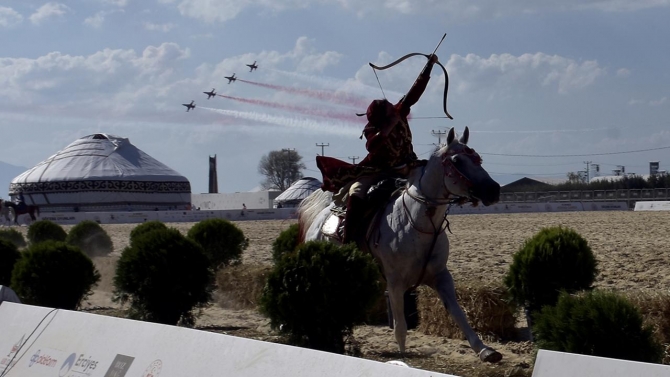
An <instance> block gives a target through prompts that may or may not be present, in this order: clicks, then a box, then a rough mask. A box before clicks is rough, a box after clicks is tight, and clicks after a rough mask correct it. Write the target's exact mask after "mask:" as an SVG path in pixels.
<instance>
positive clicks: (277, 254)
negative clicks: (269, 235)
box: [272, 224, 300, 263]
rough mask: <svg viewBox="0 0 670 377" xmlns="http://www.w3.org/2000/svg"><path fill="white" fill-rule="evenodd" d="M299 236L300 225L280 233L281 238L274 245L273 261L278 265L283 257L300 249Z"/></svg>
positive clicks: (294, 225) (292, 226)
mask: <svg viewBox="0 0 670 377" xmlns="http://www.w3.org/2000/svg"><path fill="white" fill-rule="evenodd" d="M299 236H300V226H299V225H298V224H293V225H291V226H289V227H288V229H286V230H284V231H283V232H281V233H279V237H277V238H276V239H275V241H274V242H273V243H272V260H274V262H275V263H277V262H278V261H279V259H281V256H282V255H284V254H285V253H290V252H293V251H295V249H296V247H298V242H299V238H298V237H299Z"/></svg>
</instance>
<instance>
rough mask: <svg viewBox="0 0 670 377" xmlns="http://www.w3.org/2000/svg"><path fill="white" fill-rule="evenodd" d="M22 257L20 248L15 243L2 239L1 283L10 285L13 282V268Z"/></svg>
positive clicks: (0, 240) (0, 249)
mask: <svg viewBox="0 0 670 377" xmlns="http://www.w3.org/2000/svg"><path fill="white" fill-rule="evenodd" d="M20 257H21V253H19V249H18V248H17V247H16V245H14V244H13V243H11V242H9V241H7V240H3V239H0V285H7V286H9V285H10V283H11V282H12V269H14V264H15V263H16V261H17V260H19V258H20Z"/></svg>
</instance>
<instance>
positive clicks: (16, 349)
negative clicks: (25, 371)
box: [0, 334, 26, 370]
mask: <svg viewBox="0 0 670 377" xmlns="http://www.w3.org/2000/svg"><path fill="white" fill-rule="evenodd" d="M25 337H26V334H23V335H21V339H19V341H18V342H16V343H14V344H13V345H12V348H11V349H10V350H9V353H8V354H7V357H3V358H2V360H0V367H3V366H4V367H5V368H11V367H13V366H14V364H16V362H17V361H18V360H17V359H16V358H15V356H16V354H17V352H19V349H21V346H22V345H23V339H24V338H25ZM12 358H14V360H12ZM10 364H11V365H10ZM5 368H1V369H0V370H4V369H5Z"/></svg>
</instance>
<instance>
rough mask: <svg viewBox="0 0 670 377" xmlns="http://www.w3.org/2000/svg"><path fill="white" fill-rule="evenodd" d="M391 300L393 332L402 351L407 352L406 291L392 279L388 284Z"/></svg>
mask: <svg viewBox="0 0 670 377" xmlns="http://www.w3.org/2000/svg"><path fill="white" fill-rule="evenodd" d="M387 287H388V292H389V300H390V302H391V313H393V332H394V334H395V340H396V342H397V343H398V350H399V351H400V353H404V352H405V340H406V339H407V321H405V297H404V296H405V291H404V290H403V289H402V288H400V287H398V286H396V285H394V284H393V283H392V282H391V281H389V282H388V284H387Z"/></svg>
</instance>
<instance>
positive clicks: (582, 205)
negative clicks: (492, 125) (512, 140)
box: [7, 202, 670, 225]
mask: <svg viewBox="0 0 670 377" xmlns="http://www.w3.org/2000/svg"><path fill="white" fill-rule="evenodd" d="M641 203H651V204H650V206H651V207H649V205H648V206H647V207H641V208H643V209H638V204H641ZM638 204H636V206H635V210H636V211H641V210H656V211H661V210H670V202H638ZM645 208H646V209H645ZM649 208H651V209H649ZM627 210H628V206H627V204H626V203H625V202H552V203H497V204H494V205H492V206H488V207H486V206H484V205H482V204H480V205H478V206H477V207H473V206H472V205H470V204H466V205H463V206H453V207H451V209H450V212H449V213H450V214H454V215H464V214H492V213H530V212H569V211H627ZM215 218H219V219H226V220H230V221H246V220H282V219H296V218H297V209H296V208H271V209H249V210H239V209H235V210H217V211H211V210H207V211H142V212H67V213H65V212H64V213H53V212H43V213H41V214H40V216H39V219H40V220H51V221H53V222H55V223H58V224H61V225H73V224H78V223H79V222H81V221H83V220H93V221H96V222H98V223H100V224H135V223H143V222H145V221H150V220H160V221H162V222H166V223H169V222H198V221H200V220H205V219H215ZM29 219H30V218H29V217H28V215H22V216H21V217H20V218H19V223H22V224H28V222H27V221H28V220H29ZM7 225H8V224H7Z"/></svg>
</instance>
